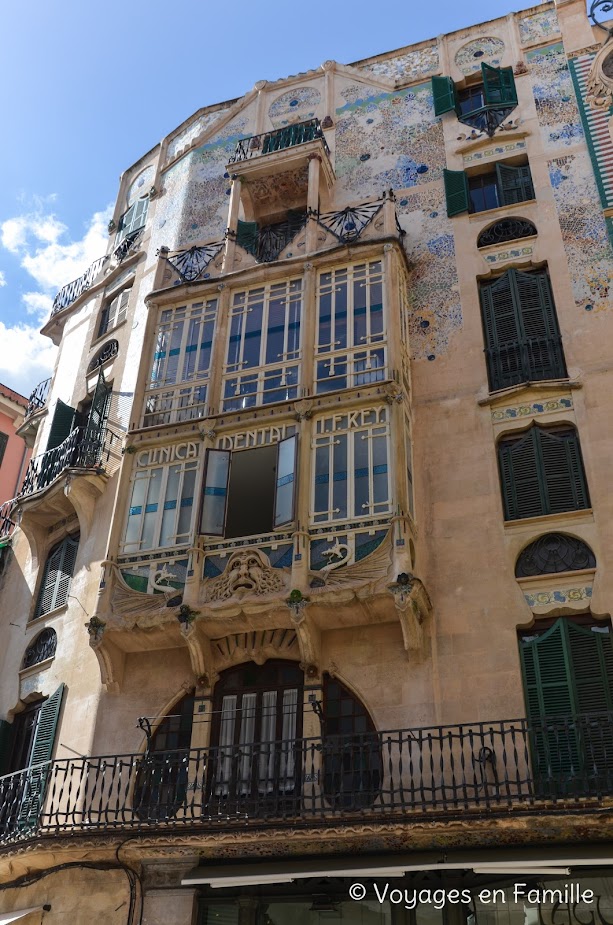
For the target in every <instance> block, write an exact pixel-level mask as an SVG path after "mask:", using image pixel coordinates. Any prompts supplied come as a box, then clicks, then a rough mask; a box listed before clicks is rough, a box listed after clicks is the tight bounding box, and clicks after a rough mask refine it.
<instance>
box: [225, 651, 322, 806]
mask: <svg viewBox="0 0 613 925" xmlns="http://www.w3.org/2000/svg"><path fill="white" fill-rule="evenodd" d="M303 685H304V675H303V673H302V670H301V668H300V667H299V665H297V664H296V663H295V662H289V661H282V660H271V661H268V662H266V664H265V665H256V664H254V663H253V662H249V663H247V664H245V665H240V666H239V667H237V668H230V669H228V670H227V671H225V672H223V673H222V676H221V678H220V680H219V681H218V683H217V685H216V687H215V698H214V703H213V711H214V712H213V728H212V735H211V742H212V751H211V758H212V768H213V769H212V773H211V776H210V779H209V788H210V793H211V800H212V801H214V802H217V803H222V804H223V805H224V806H225V807H226V809H229V808H232V811H234V812H239V811H240V812H243V813H247V812H248V813H251V814H254V813H264V812H266V813H269V812H272V811H274V812H283V811H289V810H290V809H291V807H292V806H293V805H295V804H296V801H297V800H299V798H300V788H301V781H302V755H301V743H300V742H299V741H298V740H299V739H300V737H301V736H302V710H303V699H304V695H303Z"/></svg>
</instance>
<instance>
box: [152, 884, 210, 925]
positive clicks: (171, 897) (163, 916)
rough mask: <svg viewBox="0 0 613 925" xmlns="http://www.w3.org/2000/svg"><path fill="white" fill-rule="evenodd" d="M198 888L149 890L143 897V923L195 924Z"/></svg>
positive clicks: (162, 924)
mask: <svg viewBox="0 0 613 925" xmlns="http://www.w3.org/2000/svg"><path fill="white" fill-rule="evenodd" d="M196 893H197V891H196V890H191V889H188V888H185V889H178V890H147V892H146V893H145V896H144V899H143V925H168V923H169V922H172V923H173V925H195V923H196V910H197V905H196Z"/></svg>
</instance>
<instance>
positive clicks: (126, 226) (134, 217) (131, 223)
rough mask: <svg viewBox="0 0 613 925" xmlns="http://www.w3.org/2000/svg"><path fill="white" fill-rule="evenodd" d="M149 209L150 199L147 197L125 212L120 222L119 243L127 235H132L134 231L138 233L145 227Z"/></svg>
mask: <svg viewBox="0 0 613 925" xmlns="http://www.w3.org/2000/svg"><path fill="white" fill-rule="evenodd" d="M148 207H149V197H148V196H145V197H144V198H143V199H139V200H138V201H137V202H135V203H134V204H133V205H131V206H130V208H129V209H128V210H127V212H124V214H123V215H122V216H121V219H120V220H119V230H118V235H117V241H118V242H119V241H123V239H124V238H125V237H126V236H127V235H129V234H131V233H132V232H133V231H138V230H139V228H142V227H143V226H144V225H145V222H146V221H147V209H148Z"/></svg>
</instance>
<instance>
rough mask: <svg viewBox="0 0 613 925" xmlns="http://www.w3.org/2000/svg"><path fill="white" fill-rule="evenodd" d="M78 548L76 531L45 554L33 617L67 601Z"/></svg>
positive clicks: (61, 605) (54, 608) (40, 615)
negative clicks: (45, 558) (45, 559)
mask: <svg viewBox="0 0 613 925" xmlns="http://www.w3.org/2000/svg"><path fill="white" fill-rule="evenodd" d="M78 548H79V534H78V533H76V534H73V535H72V536H66V537H65V538H64V539H63V540H62V541H61V543H58V544H57V546H54V547H53V549H52V550H51V552H50V553H49V555H48V556H47V561H46V563H45V569H44V571H43V577H42V580H41V583H40V589H39V592H38V600H37V602H36V608H35V610H34V617H33V619H35V618H36V617H42V616H43V614H46V613H50V612H51V611H52V610H57V608H58V607H64V606H65V605H66V604H67V603H68V594H69V591H70V583H71V581H72V576H73V573H74V567H75V561H76V558H77V550H78Z"/></svg>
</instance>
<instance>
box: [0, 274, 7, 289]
mask: <svg viewBox="0 0 613 925" xmlns="http://www.w3.org/2000/svg"><path fill="white" fill-rule="evenodd" d="M2 286H6V277H5V275H4V273H3V272H2V270H0V288H1V287H2Z"/></svg>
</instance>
